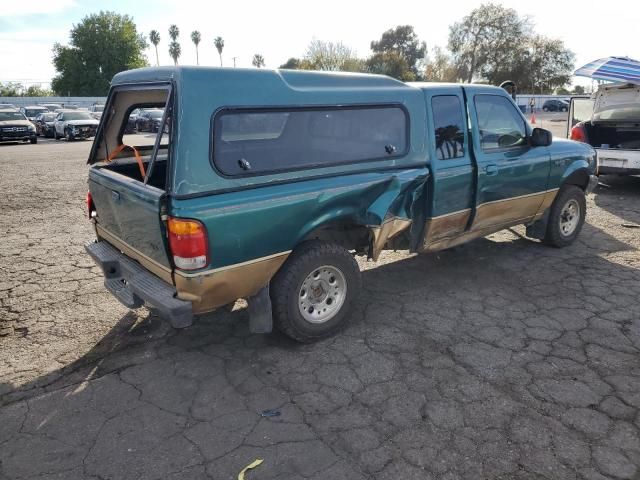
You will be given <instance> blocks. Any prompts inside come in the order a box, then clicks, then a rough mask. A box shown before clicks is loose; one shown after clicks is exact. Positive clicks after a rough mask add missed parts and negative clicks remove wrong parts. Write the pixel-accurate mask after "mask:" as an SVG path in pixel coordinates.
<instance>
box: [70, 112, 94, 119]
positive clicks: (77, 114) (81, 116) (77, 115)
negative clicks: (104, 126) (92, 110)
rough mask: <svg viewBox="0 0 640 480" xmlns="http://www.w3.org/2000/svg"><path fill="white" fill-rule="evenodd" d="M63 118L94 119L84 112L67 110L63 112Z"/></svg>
mask: <svg viewBox="0 0 640 480" xmlns="http://www.w3.org/2000/svg"><path fill="white" fill-rule="evenodd" d="M64 119H65V120H95V119H94V118H93V117H92V116H91V115H89V114H88V113H84V112H68V113H65V114H64Z"/></svg>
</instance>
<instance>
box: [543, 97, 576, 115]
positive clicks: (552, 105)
mask: <svg viewBox="0 0 640 480" xmlns="http://www.w3.org/2000/svg"><path fill="white" fill-rule="evenodd" d="M542 110H543V111H544V112H568V111H569V102H567V101H566V100H553V99H550V100H547V101H545V102H544V103H543V104H542Z"/></svg>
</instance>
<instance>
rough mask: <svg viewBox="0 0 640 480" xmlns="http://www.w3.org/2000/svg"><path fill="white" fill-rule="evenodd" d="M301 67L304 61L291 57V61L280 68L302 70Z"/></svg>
mask: <svg viewBox="0 0 640 480" xmlns="http://www.w3.org/2000/svg"><path fill="white" fill-rule="evenodd" d="M301 65H302V60H300V59H299V58H295V57H291V58H290V59H289V60H287V61H286V62H284V63H283V64H282V65H280V67H278V68H287V69H289V70H302V68H301Z"/></svg>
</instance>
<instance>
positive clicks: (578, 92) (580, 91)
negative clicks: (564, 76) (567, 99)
mask: <svg viewBox="0 0 640 480" xmlns="http://www.w3.org/2000/svg"><path fill="white" fill-rule="evenodd" d="M572 93H573V94H574V95H584V94H585V90H584V87H583V86H582V85H576V86H575V87H573V92H572Z"/></svg>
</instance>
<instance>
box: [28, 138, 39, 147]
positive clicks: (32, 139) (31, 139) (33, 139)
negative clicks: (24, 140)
mask: <svg viewBox="0 0 640 480" xmlns="http://www.w3.org/2000/svg"><path fill="white" fill-rule="evenodd" d="M29 141H30V142H31V145H33V144H34V143H38V137H33V138H30V139H29Z"/></svg>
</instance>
